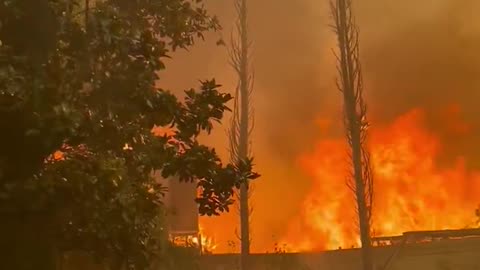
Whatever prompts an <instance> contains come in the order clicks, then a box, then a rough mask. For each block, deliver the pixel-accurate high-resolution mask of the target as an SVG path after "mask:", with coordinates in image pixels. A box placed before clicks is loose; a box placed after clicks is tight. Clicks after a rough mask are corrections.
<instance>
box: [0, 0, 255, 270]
mask: <svg viewBox="0 0 480 270" xmlns="http://www.w3.org/2000/svg"><path fill="white" fill-rule="evenodd" d="M87 2H88V1H87ZM0 14H1V16H0V41H1V45H0V62H1V65H0V125H1V126H2V132H1V133H0V215H1V219H2V221H5V222H2V224H0V234H1V235H0V261H1V262H2V269H3V268H5V269H18V270H27V269H39V270H43V269H54V266H53V265H54V264H53V262H52V256H53V253H54V252H53V251H54V250H56V251H58V252H59V253H61V252H65V251H70V250H83V251H87V252H89V253H92V254H94V255H95V256H96V257H97V258H99V259H101V260H105V261H109V260H110V259H113V261H115V262H116V265H117V266H119V267H120V266H126V267H128V268H129V269H148V268H149V265H150V263H151V258H152V256H156V255H157V254H158V245H157V242H156V237H155V232H158V229H159V228H158V226H159V224H161V223H160V221H159V215H160V208H161V202H160V198H161V196H162V194H163V192H164V190H163V188H162V187H161V186H160V185H158V183H157V182H156V181H155V179H154V178H153V176H152V172H153V171H161V172H162V175H163V177H165V178H167V177H170V176H172V175H176V176H178V177H179V178H180V181H195V182H196V183H197V184H198V188H199V196H198V198H197V202H198V205H199V210H200V213H201V214H204V215H218V214H220V213H221V212H224V211H228V210H229V206H230V205H231V204H232V202H233V200H232V196H233V194H234V191H235V189H236V188H239V187H240V185H241V184H242V183H243V182H245V181H247V180H249V179H254V178H256V176H257V175H256V174H255V173H252V171H251V163H250V161H249V160H242V161H238V162H236V163H235V164H227V165H225V164H222V162H221V161H220V159H219V157H218V156H217V154H216V152H215V150H214V149H212V148H209V147H207V146H205V145H202V144H200V143H199V142H198V141H197V137H198V135H199V134H200V133H201V132H207V133H209V132H210V131H211V130H212V126H213V122H220V121H221V119H222V117H223V115H224V112H225V111H226V110H229V109H228V107H227V106H226V103H227V102H228V101H229V100H230V99H231V96H230V95H228V94H224V93H221V92H219V90H218V88H219V87H220V85H218V84H217V83H216V82H215V80H208V81H203V82H202V83H201V85H200V87H199V88H198V90H194V89H189V90H186V91H185V94H186V95H185V98H184V99H183V100H178V99H177V97H176V96H174V95H173V94H171V93H170V92H169V91H168V90H165V89H161V88H158V86H157V85H158V80H159V77H158V72H159V71H161V70H163V69H164V68H165V64H164V62H163V60H164V59H165V58H166V57H168V54H169V52H170V51H173V50H175V49H178V48H188V47H190V46H192V45H193V44H194V40H195V38H196V37H202V35H203V33H204V32H206V31H211V30H216V29H218V28H219V25H218V22H217V20H216V19H215V17H211V16H210V15H209V14H208V13H207V11H206V10H205V9H204V8H203V6H202V1H201V0H200V1H187V0H171V1H160V0H139V1H132V0H103V1H90V3H89V5H85V0H78V1H73V0H55V1H54V0H22V1H20V0H19V1H0ZM87 18H88V19H87ZM87 29H88V31H86V30H87ZM29 31H30V32H29ZM154 127H162V128H166V129H170V130H171V131H172V132H171V133H168V134H166V135H165V136H155V135H154V134H153V133H152V129H153V128H154ZM7 221H8V222H7ZM12 243H15V245H13V244H12Z"/></svg>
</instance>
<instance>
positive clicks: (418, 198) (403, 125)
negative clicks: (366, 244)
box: [282, 107, 480, 251]
mask: <svg viewBox="0 0 480 270" xmlns="http://www.w3.org/2000/svg"><path fill="white" fill-rule="evenodd" d="M456 108H457V107H452V110H451V112H456ZM452 123H453V122H452ZM446 124H448V123H446ZM450 126H451V128H455V129H456V131H457V132H467V131H468V126H467V125H465V124H461V123H458V124H455V125H450ZM322 128H323V129H324V128H325V127H322ZM369 149H370V151H371V158H372V165H373V168H374V176H375V178H374V180H375V184H374V193H375V195H374V208H373V224H372V232H373V234H374V235H375V236H386V235H400V234H402V233H403V232H405V231H413V230H440V229H460V228H465V227H467V226H469V225H471V224H472V221H473V220H474V218H475V209H476V206H477V204H478V202H479V200H478V199H479V198H478V197H477V195H478V194H480V173H479V172H477V171H471V170H468V169H467V168H466V166H465V162H464V159H463V158H462V157H457V158H454V160H453V161H452V162H451V163H450V164H449V165H447V166H444V165H442V166H440V165H439V163H438V156H439V155H440V154H441V153H442V144H441V141H440V139H439V137H438V136H436V134H434V133H432V132H430V131H429V130H427V128H425V114H424V112H423V111H421V110H412V111H410V112H408V113H407V114H405V115H402V116H401V117H399V118H397V119H396V120H395V121H394V122H393V123H392V124H390V125H388V126H385V127H377V128H375V127H372V128H371V129H370V135H369ZM347 153H348V149H347V147H346V143H345V139H330V140H321V141H320V142H318V144H317V145H316V146H315V147H314V149H313V152H312V153H310V154H308V155H306V156H303V157H302V158H301V165H302V168H303V169H304V170H305V171H306V172H307V173H308V174H309V175H310V176H311V177H312V179H313V183H312V187H311V193H310V194H308V195H307V197H306V199H305V201H304V204H303V209H302V210H301V214H300V215H301V218H300V219H298V220H296V221H294V223H292V224H290V226H289V229H288V233H287V234H286V236H285V237H284V239H283V241H282V243H284V244H285V245H286V246H288V247H289V249H290V250H291V251H307V250H308V251H313V250H325V249H337V248H340V247H341V248H349V247H352V246H359V237H358V233H357V231H358V227H357V216H356V212H355V207H356V204H355V201H354V196H353V194H352V191H351V190H349V189H348V188H347V185H346V180H347V177H348V175H349V170H348V169H349V166H348V155H347Z"/></svg>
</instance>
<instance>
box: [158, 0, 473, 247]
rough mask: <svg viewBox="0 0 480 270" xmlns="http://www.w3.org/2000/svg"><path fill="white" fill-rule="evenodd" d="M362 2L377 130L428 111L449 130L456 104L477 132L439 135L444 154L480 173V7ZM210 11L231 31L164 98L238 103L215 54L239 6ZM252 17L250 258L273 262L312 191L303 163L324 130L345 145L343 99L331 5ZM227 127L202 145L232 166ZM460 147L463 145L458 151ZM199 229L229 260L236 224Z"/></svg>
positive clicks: (271, 2)
mask: <svg viewBox="0 0 480 270" xmlns="http://www.w3.org/2000/svg"><path fill="white" fill-rule="evenodd" d="M356 2H357V3H356V4H357V6H356V7H355V11H356V14H357V22H358V24H359V27H360V42H361V57H362V63H363V69H364V79H365V82H366V89H365V92H366V94H367V102H368V104H369V106H370V119H371V120H372V122H373V124H374V125H375V124H378V125H381V124H382V123H388V122H389V121H392V119H393V118H394V117H396V116H398V115H399V114H401V113H404V112H406V111H408V110H409V109H411V108H414V107H421V108H425V109H426V110H427V111H431V112H432V114H431V121H430V123H431V125H432V127H431V128H435V129H438V130H442V127H444V126H445V123H446V122H445V114H444V113H445V111H444V109H445V108H446V106H448V105H450V104H458V106H459V107H458V108H461V110H460V111H455V112H458V114H461V116H462V117H465V118H466V120H467V121H468V122H469V123H471V124H472V126H471V127H469V130H470V131H472V132H467V133H462V134H459V133H455V132H453V131H452V130H451V129H449V130H445V131H442V136H445V138H447V139H449V140H450V141H451V147H449V149H448V151H446V153H448V154H451V155H455V154H464V155H466V156H467V157H468V159H467V160H468V161H471V163H477V164H480V159H479V158H476V156H478V155H475V153H478V152H479V150H480V149H478V147H477V146H475V147H473V146H472V145H475V144H473V142H474V140H475V136H477V135H478V133H475V131H476V128H477V126H478V124H480V122H479V119H480V118H478V117H477V115H478V113H479V111H478V109H477V108H478V106H477V103H478V100H479V98H480V79H478V78H480V77H479V76H478V74H480V54H479V53H478V50H479V48H480V19H477V18H476V16H475V15H476V13H475V11H476V10H479V8H480V2H479V1H477V0H462V1H458V0H429V1H427V0H425V1H418V0H404V1H397V0H395V1H394V0H358V1H356ZM208 5H209V7H210V10H211V11H212V13H215V14H217V15H218V16H219V18H220V20H221V21H222V24H223V26H224V31H223V32H222V33H215V34H211V35H208V36H207V40H206V41H205V42H200V43H198V44H197V46H196V47H194V48H193V49H192V50H191V51H190V52H178V53H175V54H174V55H173V56H174V58H173V60H172V61H169V62H168V63H167V71H166V72H165V73H162V74H161V77H162V81H161V86H162V87H165V88H170V89H172V90H175V91H178V90H184V89H186V88H190V87H192V86H195V85H196V84H197V80H199V79H209V78H213V77H215V78H216V79H217V81H218V82H220V83H222V84H223V85H224V90H226V91H230V92H232V93H233V91H231V90H233V89H234V86H235V83H236V79H235V77H234V73H233V71H232V70H231V68H230V67H229V66H228V63H227V61H228V57H227V52H226V49H225V47H221V46H216V45H215V43H216V40H217V39H218V38H221V37H223V38H224V39H225V40H226V41H228V40H229V38H230V30H231V29H232V25H233V18H234V12H233V4H232V3H231V2H229V1H209V2H208ZM249 5H250V14H249V15H250V31H251V39H252V40H253V41H254V65H255V94H254V102H255V117H256V126H255V131H254V138H253V143H254V145H253V148H254V153H255V158H256V164H257V168H258V170H259V171H260V173H261V174H262V178H261V179H260V180H259V181H258V184H256V185H255V191H254V198H253V207H254V214H253V224H252V226H253V238H254V240H253V242H252V248H253V250H254V251H265V249H270V250H271V249H272V248H273V242H274V241H275V237H277V238H280V237H281V236H282V233H284V230H285V229H286V228H285V227H286V224H288V221H289V220H290V219H292V218H294V217H295V215H296V214H297V213H298V208H297V207H299V205H300V204H301V202H302V200H303V198H304V196H305V194H306V193H307V192H308V190H309V187H310V182H309V181H310V180H309V179H308V178H307V177H306V176H304V175H302V174H301V172H300V169H299V168H298V166H297V158H298V156H299V155H300V154H301V153H304V152H306V151H310V150H311V148H312V145H313V144H314V143H315V141H317V140H318V139H319V130H320V125H319V119H329V120H331V121H332V122H333V123H334V124H335V125H334V127H336V128H334V129H333V135H336V136H338V135H342V134H343V131H342V130H341V128H340V127H341V125H339V124H338V123H340V120H341V96H340V94H339V93H338V92H337V90H336V89H335V76H336V69H335V59H334V57H333V55H332V51H331V49H332V48H334V47H335V45H336V41H335V37H334V36H333V34H332V32H331V29H330V28H329V26H328V25H329V24H330V16H329V6H328V0H322V1H314V0H307V1H278V0H263V1H253V0H252V1H249ZM448 108H450V109H452V108H451V107H448ZM458 108H457V109H458ZM433 112H435V113H433ZM448 112H450V111H447V113H448ZM462 113H463V114H462ZM225 123H228V122H226V121H225ZM226 127H227V126H226V125H224V126H219V127H218V128H217V130H216V131H215V133H214V134H213V135H212V136H210V137H208V138H205V141H206V142H207V143H209V144H210V145H212V146H214V147H216V148H217V149H218V151H219V153H220V154H221V155H222V156H224V157H225V158H227V156H228V155H227V152H226V147H227V142H226V139H227V136H226V135H225V129H226ZM460 135H461V136H463V137H461V139H456V140H454V138H457V137H458V136H460ZM456 136H457V137H456ZM477 145H478V144H477ZM450 148H451V149H450ZM447 161H448V159H447ZM467 164H468V163H467ZM470 165H471V164H470ZM319 196H321V194H319ZM286 198H288V199H286ZM203 224H205V226H206V228H205V230H206V231H207V232H208V233H210V234H212V236H213V237H216V239H217V242H218V244H219V248H220V249H222V251H226V250H228V247H227V245H226V242H227V240H236V238H235V236H234V231H235V227H236V226H237V222H236V216H235V213H232V214H230V215H225V216H223V217H220V218H214V219H212V218H210V219H207V220H203ZM222 247H223V248H222Z"/></svg>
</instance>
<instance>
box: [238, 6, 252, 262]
mask: <svg viewBox="0 0 480 270" xmlns="http://www.w3.org/2000/svg"><path fill="white" fill-rule="evenodd" d="M240 24H241V28H242V31H241V50H242V57H241V60H240V74H239V75H240V93H241V94H240V97H241V103H240V104H241V105H240V106H241V115H240V138H239V139H240V143H239V146H240V148H239V157H240V158H241V159H242V160H245V159H246V158H247V155H248V144H249V138H248V137H249V136H248V135H249V134H248V126H249V104H248V103H249V102H248V101H249V89H248V88H249V83H248V44H247V43H248V37H247V3H246V0H242V4H241V8H240ZM248 186H249V183H248V182H245V183H244V184H243V185H242V186H241V187H240V228H241V234H240V237H241V249H242V250H241V256H242V259H241V265H242V270H246V269H249V268H250V267H249V266H248V265H249V263H248V256H249V254H250V208H249V206H248V199H249V194H248Z"/></svg>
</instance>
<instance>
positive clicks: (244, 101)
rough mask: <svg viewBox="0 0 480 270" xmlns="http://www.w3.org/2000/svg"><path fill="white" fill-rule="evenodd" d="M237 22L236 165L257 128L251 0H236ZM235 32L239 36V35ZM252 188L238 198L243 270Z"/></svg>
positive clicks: (233, 144)
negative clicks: (248, 20) (249, 24)
mask: <svg viewBox="0 0 480 270" xmlns="http://www.w3.org/2000/svg"><path fill="white" fill-rule="evenodd" d="M234 5H235V10H236V14H237V22H236V24H235V31H234V33H233V34H232V37H231V42H230V43H231V45H230V46H231V47H230V51H229V53H230V61H231V63H230V64H231V66H232V67H233V68H234V69H235V72H236V73H237V75H238V84H237V88H236V93H235V105H234V110H233V116H232V122H231V127H230V130H229V139H230V158H231V162H232V163H233V164H238V163H239V162H241V161H242V160H246V159H248V158H249V156H251V149H250V145H251V140H250V137H251V134H252V131H253V126H254V125H253V123H254V118H253V108H252V92H253V82H254V79H253V73H252V72H251V68H250V58H251V57H250V48H251V43H250V41H249V39H248V24H247V1H246V0H235V2H234ZM234 35H237V36H238V37H237V38H236V37H235V36H234ZM250 195H251V190H250V187H249V183H248V182H246V183H244V184H242V185H241V187H240V192H239V194H238V199H239V201H240V206H239V212H240V231H241V232H240V237H239V238H240V242H241V261H240V263H241V269H243V270H245V269H248V256H249V253H250V240H251V239H250V215H251V209H250V208H249V197H250Z"/></svg>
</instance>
